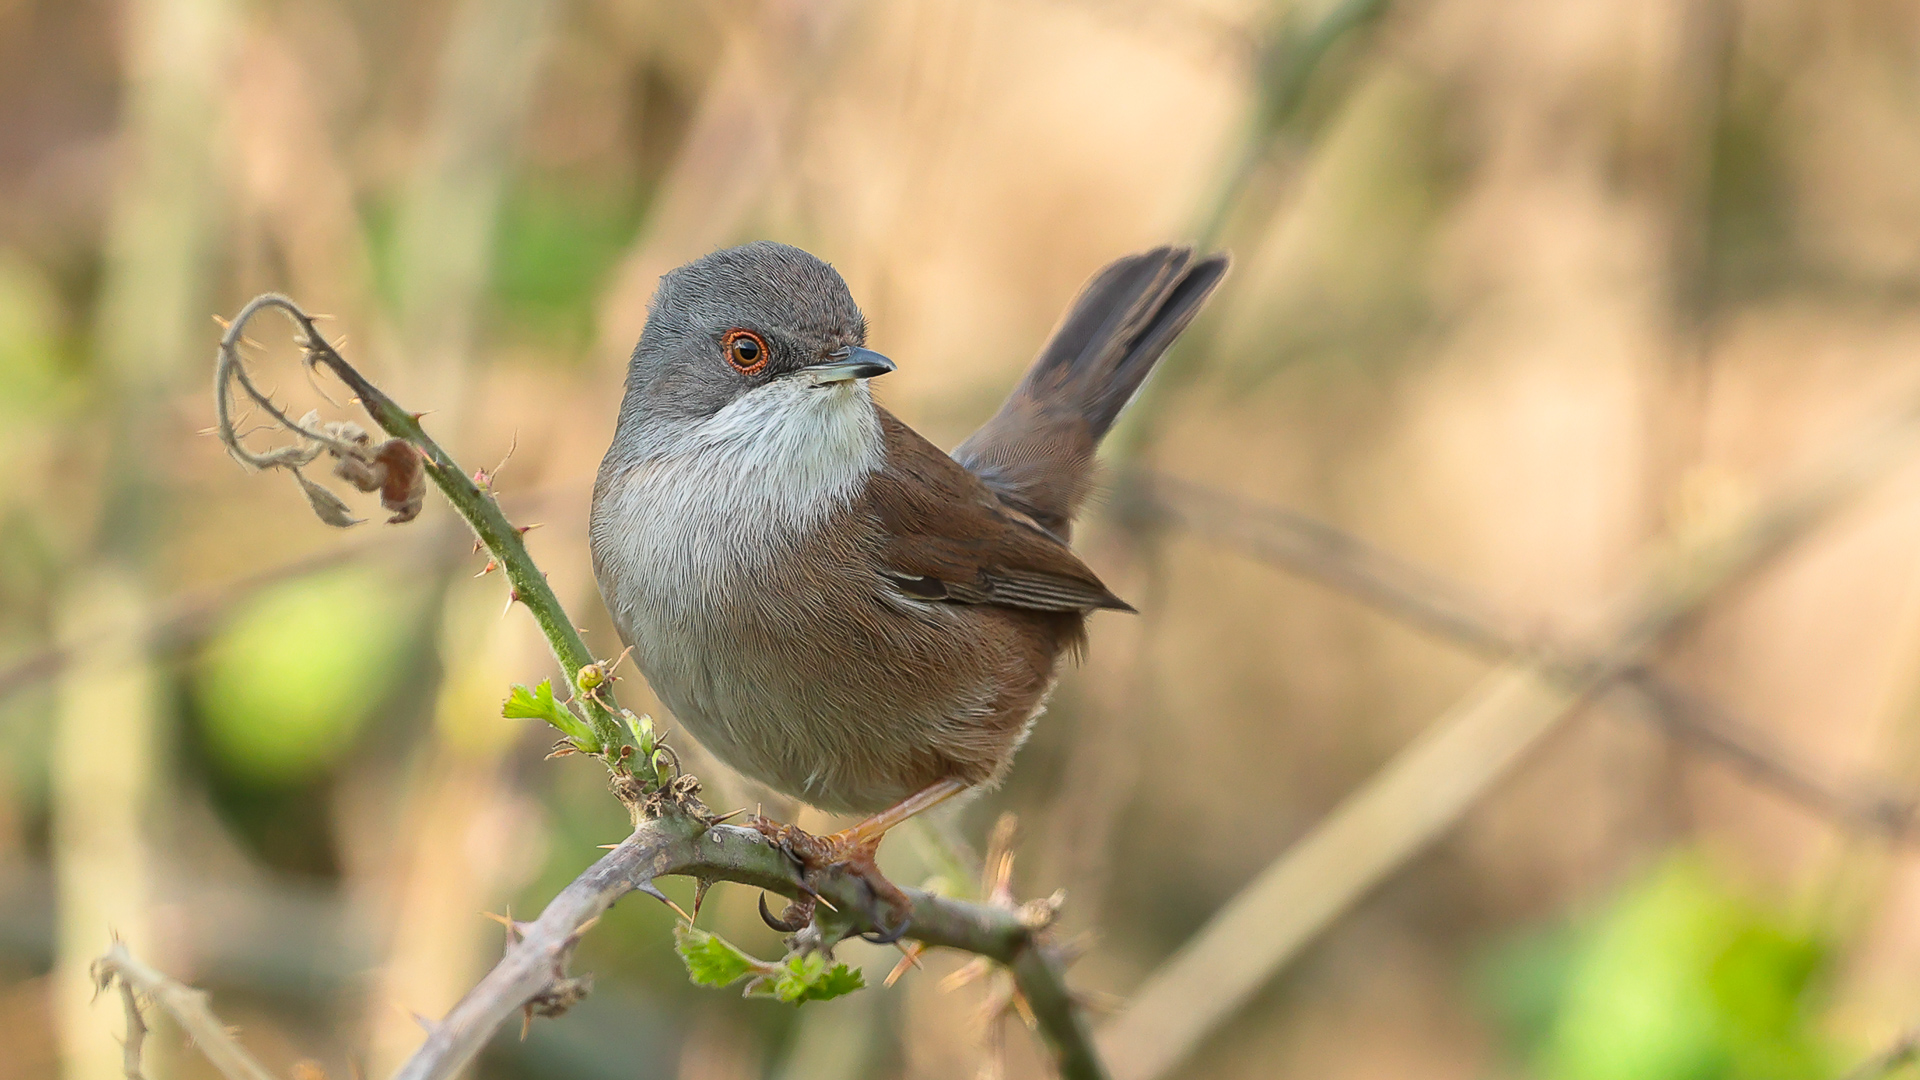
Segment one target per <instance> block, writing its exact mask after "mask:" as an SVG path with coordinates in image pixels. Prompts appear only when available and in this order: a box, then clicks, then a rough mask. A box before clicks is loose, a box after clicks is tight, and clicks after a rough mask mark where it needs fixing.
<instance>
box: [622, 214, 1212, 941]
mask: <svg viewBox="0 0 1920 1080" xmlns="http://www.w3.org/2000/svg"><path fill="white" fill-rule="evenodd" d="M1227 264H1228V260H1227V257H1226V256H1225V255H1211V256H1207V257H1205V258H1199V259H1196V258H1195V257H1194V255H1193V253H1192V251H1191V250H1189V249H1185V248H1175V247H1163V248H1158V249H1155V250H1153V251H1149V252H1145V253H1143V254H1138V255H1132V256H1129V257H1127V258H1123V259H1120V260H1119V261H1117V262H1114V263H1112V264H1111V265H1109V266H1107V267H1106V268H1105V269H1103V270H1101V271H1100V272H1099V273H1098V274H1096V275H1095V276H1094V277H1093V279H1092V280H1091V281H1090V282H1088V284H1087V285H1086V286H1085V288H1084V289H1083V290H1082V291H1081V293H1080V296H1079V297H1078V299H1077V300H1076V301H1075V302H1074V304H1073V306H1072V308H1071V309H1070V310H1069V311H1068V313H1067V315H1066V317H1065V319H1064V320H1062V322H1061V323H1060V325H1059V326H1058V327H1057V328H1056V329H1055V330H1054V332H1053V335H1052V337H1051V338H1050V339H1049V340H1048V342H1047V343H1046V345H1045V347H1043V348H1042V349H1041V351H1040V355H1039V357H1038V359H1037V360H1036V361H1035V362H1034V365H1033V367H1032V369H1031V370H1030V371H1029V372H1028V373H1027V376H1026V378H1025V380H1024V381H1022V382H1021V383H1020V385H1019V387H1018V388H1017V389H1015V390H1014V392H1013V394H1012V396H1011V397H1009V398H1008V399H1007V401H1006V403H1005V404H1004V405H1003V406H1002V407H1001V409H1000V411H999V413H998V414H997V415H995V416H994V417H993V418H992V419H991V420H989V421H988V422H987V424H986V425H985V426H984V427H982V428H981V429H980V430H979V431H977V432H975V433H974V434H973V435H972V437H970V438H968V439H967V440H966V441H965V442H964V443H962V444H961V445H960V446H959V448H958V449H956V450H955V451H954V453H953V455H952V456H948V455H947V454H945V453H943V452H941V450H940V449H939V448H938V447H936V446H934V445H933V444H932V443H930V442H928V441H927V440H926V439H924V438H922V437H921V436H920V435H919V434H917V433H916V432H915V431H914V430H913V429H912V428H909V427H908V426H907V425H905V424H904V423H902V422H900V420H898V419H896V418H895V417H894V416H893V414H892V413H890V412H888V411H887V410H886V409H883V408H881V407H880V406H879V405H877V404H875V403H874V400H873V396H872V394H871V392H870V391H869V388H868V385H867V380H869V379H872V378H874V377H876V376H880V375H884V374H886V373H887V372H890V371H892V370H894V364H893V362H892V361H891V360H889V359H887V358H886V357H884V356H881V355H880V354H879V353H876V352H873V351H871V350H869V349H867V348H866V347H865V345H866V336H867V327H866V320H865V319H864V318H863V317H862V315H861V314H860V309H859V307H858V306H857V305H855V303H854V301H853V297H852V294H851V293H850V292H849V291H848V289H847V284H846V282H845V281H843V280H842V279H841V277H840V275H839V274H838V273H837V272H836V271H835V270H834V269H833V268H832V267H831V266H829V265H827V264H826V263H825V262H822V261H821V260H820V259H818V258H815V257H814V256H813V255H810V254H808V253H807V252H805V251H802V250H800V249H799V248H795V247H790V246H787V245H785V244H777V243H770V242H764V241H763V242H757V243H751V244H747V245H744V246H742V247H736V248H730V249H727V250H723V251H717V252H714V253H713V254H711V255H708V256H706V257H705V258H702V259H699V260H697V261H695V262H691V263H688V264H687V265H685V266H682V267H680V268H678V269H676V270H673V271H672V272H670V273H668V274H666V275H665V276H664V277H662V278H661V280H660V285H659V288H658V289H657V290H656V292H655V293H654V296H653V300H652V303H651V305H650V306H649V309H648V318H647V325H646V329H645V330H644V331H643V332H642V333H641V335H640V342H639V344H638V345H637V346H636V347H635V348H634V351H633V357H632V359H631V361H630V362H629V364H628V368H627V381H626V396H625V399H624V400H623V402H622V403H621V406H620V417H619V423H618V427H617V429H616V431H615V433H614V437H613V445H612V446H611V447H610V448H609V449H608V451H607V455H606V458H605V460H604V461H602V463H601V465H600V472H599V476H598V478H597V480H596V482H595V484H594V492H593V509H592V516H591V525H590V530H589V536H590V545H591V548H592V553H593V568H594V575H595V577H596V579H597V580H598V581H599V585H600V593H601V596H602V597H603V598H604V599H605V601H606V604H607V608H608V610H609V611H610V612H611V613H612V616H613V622H614V625H615V626H616V627H617V628H618V629H619V632H620V636H621V638H622V639H623V640H624V641H625V642H626V644H628V645H630V646H632V648H633V652H634V657H635V659H636V660H637V662H638V663H639V666H640V669H641V671H642V672H643V673H644V674H645V675H646V678H647V681H648V683H649V684H650V685H651V686H652V687H653V690H654V692H655V693H656V694H657V695H658V696H659V697H660V700H661V701H662V702H663V703H664V704H665V705H666V706H667V707H668V708H669V709H671V710H672V711H673V714H674V716H675V717H677V718H678V720H679V721H680V723H682V724H683V725H685V726H686V728H687V729H688V730H689V731H691V732H692V733H693V734H694V735H695V736H696V737H697V738H698V739H699V740H700V741H701V743H702V744H704V745H705V746H706V747H708V748H709V749H710V750H712V751H713V753H714V754H716V755H717V756H719V757H720V759H721V760H723V761H725V762H726V763H727V764H729V765H731V766H732V767H734V768H735V769H738V770H739V771H740V772H742V773H744V774H745V775H747V776H750V777H752V778H754V779H756V780H759V781H761V782H762V783H765V784H767V785H768V786H770V787H772V788H774V789H776V790H778V791H780V792H783V793H785V794H787V795H791V796H794V797H796V798H798V799H801V800H803V801H805V802H807V803H810V804H812V805H814V806H817V807H819V808H821V809H823V810H828V811H835V812H851V813H864V814H872V815H874V816H872V817H870V818H868V819H867V820H865V821H863V822H861V823H860V824H859V825H856V826H854V827H853V828H851V829H848V830H846V831H845V832H842V833H839V834H836V835H835V836H833V837H827V838H808V839H809V840H824V841H825V842H824V843H816V844H813V845H811V846H809V848H808V850H811V851H814V852H815V853H816V854H817V855H818V857H820V858H822V859H824V860H827V861H830V862H840V863H846V864H849V865H853V866H855V867H857V868H858V867H864V872H866V873H868V874H869V875H870V876H871V877H873V878H874V879H876V881H875V886H876V890H877V891H879V892H881V893H883V894H886V895H890V896H897V895H898V893H897V890H893V889H892V888H891V886H888V885H885V883H884V881H881V880H878V879H877V871H873V870H872V869H871V856H872V852H873V849H874V848H875V846H877V844H878V843H879V839H880V837H881V836H882V835H883V834H884V833H885V832H886V830H887V829H888V828H891V827H892V826H893V825H895V824H898V823H899V822H900V821H903V820H905V819H906V818H907V817H909V816H911V815H912V814H914V813H917V812H919V811H921V810H924V809H926V808H927V807H929V806H932V805H934V804H935V803H938V802H940V801H941V800H943V799H946V798H948V797H951V796H953V795H956V794H958V793H960V792H963V791H966V790H968V789H970V788H975V787H979V786H982V785H990V784H993V783H996V782H997V781H999V780H1000V779H1001V778H1002V777H1003V776H1004V775H1005V773H1006V772H1007V769H1008V767H1009V765H1010V764H1011V763H1012V760H1013V756H1014V752H1015V751H1016V750H1018V749H1019V747H1020V744H1021V743H1022V741H1024V740H1025V739H1026V737H1027V733H1028V731H1029V729H1030V728H1031V727H1032V725H1033V722H1034V719H1035V717H1036V716H1037V715H1038V714H1039V712H1040V711H1041V709H1042V708H1043V707H1044V705H1045V702H1046V698H1047V695H1048V693H1049V691H1050V690H1051V689H1052V687H1053V683H1054V678H1055V673H1054V669H1055V664H1056V662H1057V661H1058V660H1059V658H1060V656H1061V654H1062V653H1072V652H1075V651H1077V650H1078V649H1079V648H1080V647H1081V646H1082V645H1083V644H1084V641H1085V631H1084V625H1085V621H1086V618H1087V616H1088V615H1089V614H1090V613H1092V612H1094V611H1097V610H1100V609H1103V608H1105V609H1114V610H1120V611H1132V610H1133V609H1132V608H1131V607H1129V606H1128V605H1127V604H1126V603H1125V602H1124V601H1122V600H1121V599H1120V598H1119V597H1117V596H1115V595H1114V594H1113V593H1112V592H1111V591H1109V590H1108V588H1107V587H1106V586H1105V585H1103V584H1102V583H1101V582H1100V579H1099V577H1098V576H1096V575H1095V574H1094V572H1093V571H1092V570H1090V569H1088V568H1087V566H1086V564H1085V563H1083V562H1081V561H1080V559H1079V557H1078V556H1076V555H1075V554H1074V553H1073V551H1072V549H1071V548H1069V547H1068V543H1067V542H1068V537H1069V534H1070V530H1071V527H1072V523H1073V519H1074V515H1075V513H1076V512H1077V511H1078V510H1079V509H1080V506H1081V504H1082V502H1083V501H1084V500H1085V498H1086V496H1087V494H1088V492H1089V490H1090V488H1091V486H1092V482H1093V468H1094V451H1095V448H1096V447H1097V446H1098V445H1099V442H1100V439H1101V437H1102V436H1104V435H1105V434H1106V432H1107V430H1108V428H1110V427H1111V426H1112V425H1113V422H1114V420H1115V418H1116V417H1117V416H1118V415H1119V413H1120V411H1121V409H1122V408H1124V407H1125V405H1126V404H1127V402H1128V401H1129V400H1131V399H1132V397H1133V396H1134V393H1135V391H1137V390H1138V389H1139V388H1140V385H1141V383H1142V382H1143V381H1144V380H1145V379H1146V377H1147V375H1148V373H1149V372H1151V371H1152V370H1153V367H1154V364H1155V363H1156V362H1157V361H1158V360H1159V358H1160V356H1161V355H1162V354H1163V353H1164V352H1165V351H1166V349H1167V347H1168V346H1169V345H1171V344H1172V343H1173V340H1174V338H1175V337H1176V336H1178V335H1179V333H1180V332H1181V330H1183V329H1184V328H1185V327H1186V326H1187V324H1188V323H1189V322H1190V321H1192V319H1193V317H1194V315H1195V314H1196V313H1197V312H1198V311H1199V309H1200V306H1201V305H1202V304H1203V303H1204V302H1205V301H1206V299H1207V297H1208V295H1209V294H1210V293H1212V291H1213V289H1214V287H1215V286H1217V285H1218V284H1219V283H1220V280H1221V278H1222V277H1223V276H1224V275H1225V273H1226V270H1227ZM789 850H790V851H791V850H793V849H792V848H791V847H790V848H789ZM788 928H791V927H788ZM902 929H904V926H903V927H902Z"/></svg>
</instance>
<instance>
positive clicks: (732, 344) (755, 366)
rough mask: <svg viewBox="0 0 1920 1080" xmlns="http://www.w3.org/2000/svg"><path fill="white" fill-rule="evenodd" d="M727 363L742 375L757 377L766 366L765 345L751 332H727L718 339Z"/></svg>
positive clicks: (757, 335) (758, 336)
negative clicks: (724, 352)
mask: <svg viewBox="0 0 1920 1080" xmlns="http://www.w3.org/2000/svg"><path fill="white" fill-rule="evenodd" d="M720 347H721V348H722V349H724V350H726V354H727V363H729V364H732V365H733V367H734V370H735V371H738V372H739V373H740V374H742V375H757V374H759V373H760V371H761V369H763V368H765V367H766V366H767V343H766V342H765V341H763V340H761V338H760V335H759V334H756V333H754V332H753V331H751V330H729V331H727V332H726V334H724V335H722V337H721V338H720Z"/></svg>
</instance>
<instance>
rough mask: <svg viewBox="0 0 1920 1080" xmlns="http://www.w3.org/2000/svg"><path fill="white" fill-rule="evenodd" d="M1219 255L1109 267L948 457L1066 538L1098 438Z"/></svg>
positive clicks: (1184, 318)
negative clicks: (988, 417) (997, 407)
mask: <svg viewBox="0 0 1920 1080" xmlns="http://www.w3.org/2000/svg"><path fill="white" fill-rule="evenodd" d="M1227 264H1228V259H1227V256H1226V255H1224V254H1217V255H1209V256H1207V257H1205V258H1202V259H1199V260H1195V259H1194V257H1193V251H1192V249H1190V248H1175V247H1162V248H1155V249H1154V250H1152V251H1148V252H1144V253H1142V254H1139V255H1130V256H1128V257H1126V258H1124V259H1120V260H1117V261H1115V262H1113V263H1111V264H1109V265H1108V266H1107V267H1106V268H1105V269H1103V270H1101V271H1100V272H1099V273H1097V274H1095V275H1094V276H1093V279H1092V280H1091V281H1089V282H1087V284H1086V286H1085V287H1084V288H1083V289H1082V290H1081V291H1080V295H1079V297H1078V298H1077V299H1076V300H1075V301H1074V303H1073V306H1072V307H1071V308H1069V309H1068V310H1067V314H1066V317H1065V318H1064V319H1062V320H1061V321H1060V325H1059V326H1058V327H1056V328H1055V329H1054V332H1053V336H1052V337H1050V338H1048V339H1047V344H1046V345H1045V346H1044V347H1042V348H1041V350H1040V355H1039V357H1038V358H1037V359H1036V360H1035V361H1034V363H1033V367H1032V368H1031V369H1030V370H1029V371H1028V372H1027V377H1026V378H1025V379H1023V380H1021V382H1020V385H1019V386H1018V387H1017V388H1015V389H1014V392H1013V394H1012V396H1010V397H1008V398H1007V401H1006V404H1005V405H1002V406H1001V407H1000V411H999V413H997V414H995V416H994V417H993V419H991V420H989V421H987V423H986V424H985V425H984V426H983V427H981V429H980V430H979V431H976V432H974V433H973V435H972V436H971V437H969V438H968V439H967V441H966V442H964V443H961V444H960V446H959V448H958V449H956V450H955V451H954V453H953V456H954V458H955V459H956V460H958V461H959V462H960V463H961V464H962V465H964V466H966V467H967V468H968V469H970V470H972V471H973V472H974V473H975V474H976V475H978V476H979V477H980V478H981V479H983V480H985V481H986V482H987V484H988V485H989V486H990V487H992V488H994V489H995V491H997V492H998V493H999V494H1000V496H1001V497H1002V498H1004V499H1006V500H1007V501H1008V502H1009V503H1011V504H1013V505H1014V506H1016V507H1018V508H1019V509H1020V510H1022V511H1024V512H1025V513H1027V514H1028V515H1030V516H1032V517H1033V518H1034V520H1036V521H1038V522H1039V523H1040V525H1041V526H1042V527H1044V528H1046V529H1049V530H1051V531H1052V532H1054V533H1056V534H1057V535H1059V536H1061V537H1062V538H1064V537H1066V535H1067V532H1068V529H1069V527H1070V526H1071V524H1072V521H1073V516H1074V514H1075V513H1076V512H1077V511H1078V510H1079V508H1080V504H1081V503H1082V502H1083V501H1084V500H1085V499H1086V496H1087V492H1088V490H1089V489H1090V488H1091V486H1092V481H1093V456H1094V451H1095V450H1096V449H1097V448H1098V447H1099V445H1100V440H1101V438H1102V437H1104V436H1105V435H1106V433H1107V430H1108V429H1109V428H1111V427H1112V426H1113V422H1114V420H1115V419H1117V418H1118V417H1119V415H1120V412H1121V410H1122V409H1124V408H1126V405H1127V402H1129V401H1132V400H1133V396H1134V395H1135V394H1136V393H1138V392H1139V389H1140V386H1141V384H1143V383H1144V382H1146V379H1147V376H1148V375H1149V374H1150V373H1152V371H1153V367H1154V365H1155V364H1156V363H1158V362H1159V360H1160V357H1161V356H1162V355H1163V354H1164V353H1165V352H1166V351H1167V347H1168V346H1169V345H1172V344H1173V340H1174V338H1176V337H1178V336H1179V335H1180V332H1181V331H1182V330H1184V329H1186V327H1187V324H1188V323H1190V322H1192V321H1193V317H1194V316H1195V315H1196V314H1198V313H1199V311H1200V306H1201V305H1202V304H1204V303H1205V302H1206V299H1207V297H1208V296H1209V295H1210V294H1211V293H1212V292H1213V290H1214V287H1215V286H1217V285H1219V284H1220V279H1221V278H1223V277H1225V276H1226V272H1227Z"/></svg>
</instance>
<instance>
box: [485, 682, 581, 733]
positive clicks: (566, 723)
mask: <svg viewBox="0 0 1920 1080" xmlns="http://www.w3.org/2000/svg"><path fill="white" fill-rule="evenodd" d="M500 715H501V716H504V717H506V718H507V719H509V720H545V721H546V722H547V723H549V724H552V725H553V726H554V727H556V728H559V729H560V730H561V732H562V733H564V734H566V735H567V736H568V737H570V738H572V739H574V740H575V741H576V742H579V743H582V744H583V745H584V746H587V747H591V746H595V745H597V743H598V740H596V739H595V738H594V737H593V731H592V729H590V728H588V727H587V725H586V723H585V722H584V721H582V720H581V719H580V718H579V717H578V716H575V715H574V714H573V710H572V709H569V708H567V707H566V706H565V705H563V704H561V703H560V702H558V701H555V700H554V699H553V681H552V680H550V679H541V680H540V685H539V686H536V687H534V688H533V689H531V690H529V689H527V688H526V687H524V686H522V685H520V684H519V683H514V684H513V690H512V691H511V692H510V693H508V694H507V700H506V703H505V704H503V705H501V706H500Z"/></svg>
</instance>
